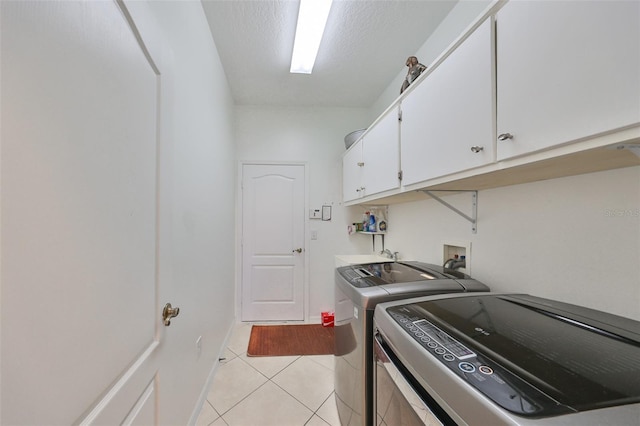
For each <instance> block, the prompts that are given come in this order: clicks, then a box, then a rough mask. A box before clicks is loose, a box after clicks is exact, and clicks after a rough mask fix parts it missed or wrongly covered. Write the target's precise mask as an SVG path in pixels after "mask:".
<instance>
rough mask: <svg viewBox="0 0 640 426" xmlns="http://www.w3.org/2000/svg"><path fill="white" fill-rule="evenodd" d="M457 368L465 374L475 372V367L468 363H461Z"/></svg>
mask: <svg viewBox="0 0 640 426" xmlns="http://www.w3.org/2000/svg"><path fill="white" fill-rule="evenodd" d="M458 368H459V369H460V370H462V371H464V372H465V373H473V372H474V371H476V366H475V365H473V364H471V363H470V362H461V363H460V364H458Z"/></svg>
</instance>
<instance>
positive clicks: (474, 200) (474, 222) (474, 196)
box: [420, 189, 478, 234]
mask: <svg viewBox="0 0 640 426" xmlns="http://www.w3.org/2000/svg"><path fill="white" fill-rule="evenodd" d="M420 192H424V193H425V194H427V195H428V196H430V197H431V198H433V199H434V200H436V201H437V202H439V203H441V204H443V205H444V206H446V207H448V208H449V209H450V210H453V211H454V212H456V213H457V214H459V215H460V216H462V217H463V218H465V219H467V220H468V221H469V222H471V232H472V233H474V234H477V233H478V191H446V190H440V189H438V190H428V189H421V190H420ZM434 192H469V193H471V216H469V215H467V214H465V213H464V212H462V211H460V210H458V209H457V208H456V207H454V206H452V205H451V204H449V203H447V202H446V201H444V200H443V199H442V198H440V197H438V196H437V195H436V194H434Z"/></svg>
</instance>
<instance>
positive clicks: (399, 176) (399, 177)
mask: <svg viewBox="0 0 640 426" xmlns="http://www.w3.org/2000/svg"><path fill="white" fill-rule="evenodd" d="M398 180H402V170H400V171H399V172H398Z"/></svg>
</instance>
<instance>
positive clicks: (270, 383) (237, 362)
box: [196, 324, 340, 426]
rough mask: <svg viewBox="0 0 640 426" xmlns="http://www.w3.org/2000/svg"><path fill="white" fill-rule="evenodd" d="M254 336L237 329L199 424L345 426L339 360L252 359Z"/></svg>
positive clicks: (247, 329) (325, 357) (329, 357)
mask: <svg viewBox="0 0 640 426" xmlns="http://www.w3.org/2000/svg"><path fill="white" fill-rule="evenodd" d="M250 334H251V324H239V325H237V326H236V327H235V329H234V331H233V334H232V335H231V337H230V339H229V344H228V346H227V349H226V351H225V355H224V357H225V359H224V360H223V361H221V362H220V366H219V368H218V370H217V371H216V376H215V377H214V380H213V384H212V386H211V390H210V391H209V395H208V397H207V401H206V402H205V404H204V406H203V407H202V411H201V412H200V416H199V417H198V421H197V423H196V425H198V426H205V425H207V426H208V425H212V426H222V425H228V426H269V425H274V426H327V425H330V426H340V421H339V419H338V411H337V408H336V403H335V396H334V393H333V355H322V356H277V357H248V356H247V345H248V344H249V336H250Z"/></svg>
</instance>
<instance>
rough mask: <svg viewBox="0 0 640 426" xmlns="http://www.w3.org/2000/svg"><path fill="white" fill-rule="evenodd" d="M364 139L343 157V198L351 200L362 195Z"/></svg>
mask: <svg viewBox="0 0 640 426" xmlns="http://www.w3.org/2000/svg"><path fill="white" fill-rule="evenodd" d="M362 166H363V163H362V139H360V140H358V141H357V142H356V143H354V144H353V146H351V148H350V149H349V151H347V153H346V154H345V155H344V157H342V198H343V199H344V201H351V200H355V199H357V198H360V197H361V196H362V182H361V181H362Z"/></svg>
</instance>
